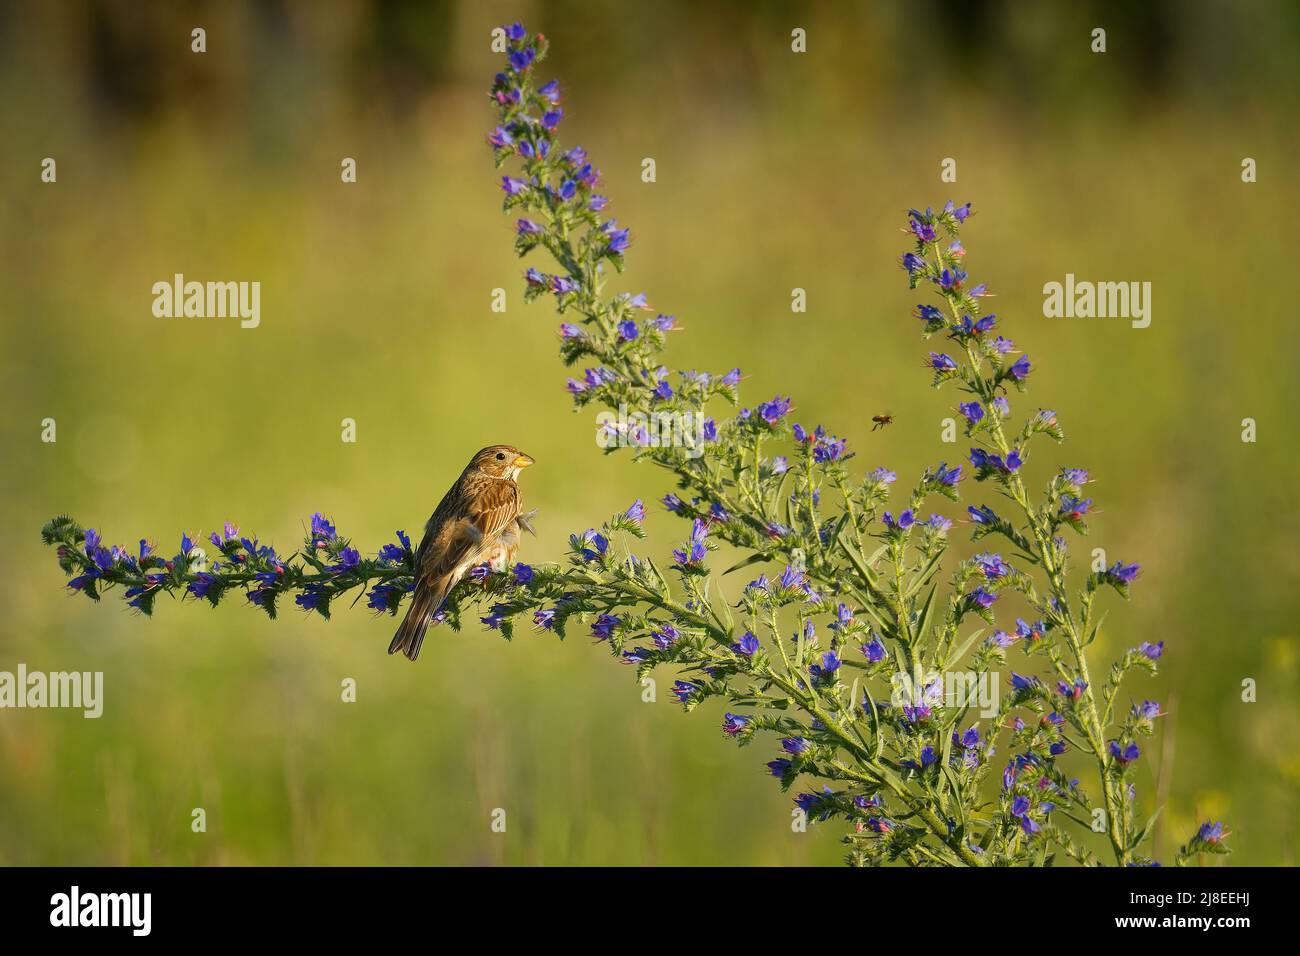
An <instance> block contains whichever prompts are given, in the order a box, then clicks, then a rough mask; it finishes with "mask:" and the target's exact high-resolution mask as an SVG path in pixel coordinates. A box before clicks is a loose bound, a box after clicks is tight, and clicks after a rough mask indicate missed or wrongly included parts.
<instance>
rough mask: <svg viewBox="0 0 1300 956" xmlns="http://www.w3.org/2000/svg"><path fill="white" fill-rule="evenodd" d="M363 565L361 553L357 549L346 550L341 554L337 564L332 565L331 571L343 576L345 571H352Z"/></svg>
mask: <svg viewBox="0 0 1300 956" xmlns="http://www.w3.org/2000/svg"><path fill="white" fill-rule="evenodd" d="M360 564H361V552H360V551H358V550H357V549H356V548H344V549H343V550H342V551H341V552H339V560H338V563H336V564H331V565H330V570H331V571H333V572H334V573H335V574H342V573H343V572H344V571H351V570H353V569H354V568H356V567H358V566H360Z"/></svg>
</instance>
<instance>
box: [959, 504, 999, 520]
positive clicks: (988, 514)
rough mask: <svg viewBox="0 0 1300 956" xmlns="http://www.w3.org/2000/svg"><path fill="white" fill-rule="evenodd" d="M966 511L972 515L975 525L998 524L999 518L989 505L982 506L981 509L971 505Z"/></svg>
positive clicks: (971, 518)
mask: <svg viewBox="0 0 1300 956" xmlns="http://www.w3.org/2000/svg"><path fill="white" fill-rule="evenodd" d="M966 511H967V512H968V513H969V514H970V520H971V521H973V522H974V523H975V524H983V525H990V524H997V521H998V516H997V515H996V514H994V513H993V509H992V508H990V507H989V506H988V505H982V506H980V507H979V508H976V507H975V506H974V505H971V506H970V507H969V508H967V509H966Z"/></svg>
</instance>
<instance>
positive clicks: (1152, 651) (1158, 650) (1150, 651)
mask: <svg viewBox="0 0 1300 956" xmlns="http://www.w3.org/2000/svg"><path fill="white" fill-rule="evenodd" d="M1138 651H1139V652H1140V653H1142V654H1144V655H1145V656H1146V657H1148V658H1150V659H1151V660H1153V661H1158V660H1159V659H1160V656H1161V655H1162V654H1164V652H1165V642H1164V641H1160V642H1158V643H1156V644H1151V643H1149V642H1147V641H1143V642H1142V643H1141V644H1140V645H1138Z"/></svg>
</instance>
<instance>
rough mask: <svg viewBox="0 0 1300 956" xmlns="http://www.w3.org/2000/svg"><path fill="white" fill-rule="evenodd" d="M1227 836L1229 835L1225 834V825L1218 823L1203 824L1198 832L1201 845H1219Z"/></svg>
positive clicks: (1197, 837) (1197, 836)
mask: <svg viewBox="0 0 1300 956" xmlns="http://www.w3.org/2000/svg"><path fill="white" fill-rule="evenodd" d="M1226 836H1228V834H1227V833H1225V832H1224V830H1223V824H1222V823H1220V822H1218V821H1215V822H1213V823H1202V824H1201V826H1200V829H1198V830H1197V831H1196V839H1197V840H1199V841H1200V842H1201V843H1211V844H1213V843H1218V842H1219V841H1220V840H1222V839H1223V838H1224V837H1226Z"/></svg>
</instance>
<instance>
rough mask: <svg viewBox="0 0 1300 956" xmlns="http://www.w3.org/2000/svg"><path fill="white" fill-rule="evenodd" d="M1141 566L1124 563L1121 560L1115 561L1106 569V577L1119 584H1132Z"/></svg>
mask: <svg viewBox="0 0 1300 956" xmlns="http://www.w3.org/2000/svg"><path fill="white" fill-rule="evenodd" d="M1140 570H1142V566H1141V565H1138V564H1125V563H1124V562H1123V561H1116V562H1115V563H1114V564H1113V565H1111V567H1109V568H1107V569H1106V577H1108V578H1110V580H1112V581H1117V582H1119V583H1120V584H1132V583H1133V581H1134V579H1135V578H1137V576H1138V572H1139V571H1140Z"/></svg>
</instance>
